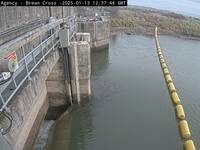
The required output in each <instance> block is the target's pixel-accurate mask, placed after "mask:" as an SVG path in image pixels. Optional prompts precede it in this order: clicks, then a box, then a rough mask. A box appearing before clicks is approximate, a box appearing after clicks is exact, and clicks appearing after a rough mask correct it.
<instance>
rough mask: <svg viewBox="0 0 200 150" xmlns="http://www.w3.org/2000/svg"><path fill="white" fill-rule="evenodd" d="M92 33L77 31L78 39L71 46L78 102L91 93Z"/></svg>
mask: <svg viewBox="0 0 200 150" xmlns="http://www.w3.org/2000/svg"><path fill="white" fill-rule="evenodd" d="M89 41H90V34H89V33H77V41H76V42H72V43H71V46H70V48H69V52H70V56H71V73H72V75H71V77H72V82H71V83H72V93H73V100H74V101H75V102H77V103H80V101H81V100H82V99H84V98H89V97H90V95H91V81H90V78H91V55H90V44H89Z"/></svg>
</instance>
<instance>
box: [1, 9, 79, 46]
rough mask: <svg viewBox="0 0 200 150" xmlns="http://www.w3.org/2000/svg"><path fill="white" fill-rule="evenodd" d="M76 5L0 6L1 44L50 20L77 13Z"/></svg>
mask: <svg viewBox="0 0 200 150" xmlns="http://www.w3.org/2000/svg"><path fill="white" fill-rule="evenodd" d="M75 12H76V11H75V8H74V7H0V45H1V44H3V43H5V42H8V41H10V40H12V39H14V38H16V37H18V36H20V35H22V34H24V33H26V32H28V31H31V30H33V29H35V28H37V27H40V26H42V24H46V23H47V22H48V19H49V17H51V16H52V17H56V18H62V17H67V16H70V15H74V14H75Z"/></svg>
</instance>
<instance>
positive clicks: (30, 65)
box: [0, 17, 76, 112]
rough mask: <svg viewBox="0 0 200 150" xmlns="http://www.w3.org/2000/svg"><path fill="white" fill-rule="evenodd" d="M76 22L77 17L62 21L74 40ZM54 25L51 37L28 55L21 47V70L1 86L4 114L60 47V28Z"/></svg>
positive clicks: (0, 98)
mask: <svg viewBox="0 0 200 150" xmlns="http://www.w3.org/2000/svg"><path fill="white" fill-rule="evenodd" d="M75 21H76V20H75V17H68V18H67V19H63V21H62V22H67V23H68V26H69V32H70V33H69V35H70V39H72V37H73V36H74V34H75V33H76V22H75ZM59 22H60V20H59ZM62 22H60V23H62ZM54 24H55V25H56V26H51V28H49V31H50V32H51V33H50V36H49V37H48V38H47V39H46V40H44V41H40V44H39V45H38V46H36V47H35V48H34V49H33V50H31V51H30V52H28V53H27V54H26V52H25V50H24V47H23V46H21V47H22V55H23V57H22V59H21V60H19V62H18V64H19V68H18V69H17V70H16V71H15V72H14V73H13V74H12V76H11V79H10V80H9V81H8V82H6V83H5V84H3V85H1V86H0V112H2V111H3V110H4V109H5V108H6V106H7V105H8V103H9V102H10V101H11V100H12V98H13V96H14V95H15V94H16V93H17V91H18V90H19V89H20V88H21V86H22V85H23V83H24V82H25V81H26V80H27V79H30V80H31V77H30V75H31V73H32V72H33V71H34V70H35V69H36V68H37V67H38V65H39V64H40V63H41V62H42V61H45V57H46V56H47V55H48V54H49V53H50V52H51V51H52V50H54V49H55V48H56V47H58V46H59V44H60V40H59V37H58V32H59V28H56V27H58V24H57V23H56V22H55V23H54Z"/></svg>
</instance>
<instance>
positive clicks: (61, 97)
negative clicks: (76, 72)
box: [46, 49, 71, 120]
mask: <svg viewBox="0 0 200 150" xmlns="http://www.w3.org/2000/svg"><path fill="white" fill-rule="evenodd" d="M63 55H65V54H63V51H62V49H60V58H59V60H58V62H57V63H56V65H55V66H54V68H53V69H52V71H51V73H50V75H49V76H48V78H47V81H46V86H47V93H48V100H49V110H48V113H47V115H46V119H47V120H56V119H58V117H59V116H60V115H61V114H62V113H63V112H65V111H66V109H67V108H68V106H70V105H71V89H70V85H69V82H68V80H67V78H66V74H67V73H68V69H66V68H65V64H66V63H67V62H65V61H67V60H65V59H64V56H63Z"/></svg>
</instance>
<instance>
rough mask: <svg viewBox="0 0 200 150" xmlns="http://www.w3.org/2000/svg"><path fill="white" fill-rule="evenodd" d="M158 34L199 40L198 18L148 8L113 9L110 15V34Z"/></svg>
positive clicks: (199, 21) (199, 23)
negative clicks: (156, 29)
mask: <svg viewBox="0 0 200 150" xmlns="http://www.w3.org/2000/svg"><path fill="white" fill-rule="evenodd" d="M156 26H157V27H158V31H159V34H160V35H170V36H174V37H178V38H182V39H189V40H198V41H200V19H198V18H193V17H187V16H183V15H181V14H176V13H173V12H169V11H163V10H155V9H150V8H149V9H148V8H137V7H136V8H125V9H120V10H117V11H114V12H113V13H112V17H111V35H116V34H128V35H147V36H154V28H155V27H156Z"/></svg>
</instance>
